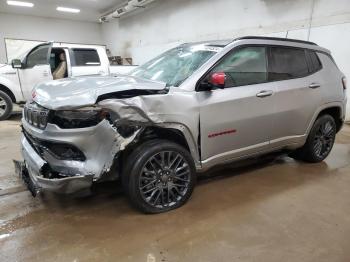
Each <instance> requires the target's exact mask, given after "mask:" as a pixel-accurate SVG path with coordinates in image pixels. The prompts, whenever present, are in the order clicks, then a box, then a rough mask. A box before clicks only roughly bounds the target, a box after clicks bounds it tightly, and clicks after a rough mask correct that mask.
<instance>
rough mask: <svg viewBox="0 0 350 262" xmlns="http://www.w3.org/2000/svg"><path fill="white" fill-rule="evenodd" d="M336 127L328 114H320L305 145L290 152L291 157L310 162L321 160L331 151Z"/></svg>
mask: <svg viewBox="0 0 350 262" xmlns="http://www.w3.org/2000/svg"><path fill="white" fill-rule="evenodd" d="M336 133H337V127H336V124H335V121H334V118H333V117H332V116H330V115H322V116H320V117H319V118H318V119H317V120H316V121H315V123H314V125H313V127H312V128H311V131H310V133H309V136H308V138H307V140H306V143H305V145H304V146H303V147H302V148H300V149H297V150H296V151H295V152H293V153H292V154H291V157H293V158H295V159H298V160H303V161H306V162H310V163H318V162H321V161H323V160H324V159H325V158H326V157H327V156H328V155H329V153H330V152H331V150H332V148H333V145H334V141H335V135H336Z"/></svg>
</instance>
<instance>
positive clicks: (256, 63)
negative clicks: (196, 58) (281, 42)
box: [212, 46, 267, 87]
mask: <svg viewBox="0 0 350 262" xmlns="http://www.w3.org/2000/svg"><path fill="white" fill-rule="evenodd" d="M266 64H267V63H266V48H265V47H261V46H249V47H243V48H240V49H238V50H234V51H233V52H231V53H230V54H229V55H228V56H226V57H225V58H224V59H223V60H222V61H221V62H220V63H219V64H218V65H217V66H216V67H215V68H214V69H213V70H212V72H224V73H225V74H226V83H225V87H235V86H243V85H252V84H258V83H264V82H266V81H267V66H266Z"/></svg>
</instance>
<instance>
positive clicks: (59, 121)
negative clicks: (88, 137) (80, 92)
mask: <svg viewBox="0 0 350 262" xmlns="http://www.w3.org/2000/svg"><path fill="white" fill-rule="evenodd" d="M108 118H109V113H108V111H106V110H104V109H101V108H97V107H85V108H81V109H76V110H61V111H54V112H53V114H52V118H51V121H50V122H52V123H53V124H56V125H58V126H59V127H60V128H84V127H91V126H96V125H97V124H98V123H100V122H101V121H102V120H103V119H108Z"/></svg>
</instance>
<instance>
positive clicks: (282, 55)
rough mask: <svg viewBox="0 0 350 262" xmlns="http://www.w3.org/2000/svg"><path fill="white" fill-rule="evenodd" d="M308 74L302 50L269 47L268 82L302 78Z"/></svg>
mask: <svg viewBox="0 0 350 262" xmlns="http://www.w3.org/2000/svg"><path fill="white" fill-rule="evenodd" d="M308 74H309V68H308V65H307V62H306V56H305V51H304V50H303V49H296V48H288V47H271V52H270V61H269V80H270V81H279V80H286V79H292V78H298V77H303V76H306V75H308Z"/></svg>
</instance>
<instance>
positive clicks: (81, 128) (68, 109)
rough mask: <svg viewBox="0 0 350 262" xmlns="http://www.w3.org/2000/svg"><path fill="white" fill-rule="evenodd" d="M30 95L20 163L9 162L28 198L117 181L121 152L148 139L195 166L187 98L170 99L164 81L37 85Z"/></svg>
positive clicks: (193, 117) (192, 109)
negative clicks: (172, 145) (174, 149)
mask: <svg viewBox="0 0 350 262" xmlns="http://www.w3.org/2000/svg"><path fill="white" fill-rule="evenodd" d="M33 97H34V101H33V102H30V103H27V104H26V105H25V107H24V110H23V118H22V127H23V128H22V130H23V134H22V142H21V143H22V156H23V158H24V162H23V163H19V162H16V166H17V170H18V173H20V174H21V175H22V177H24V180H25V181H26V182H28V181H29V183H27V184H28V185H29V188H30V189H32V190H31V191H32V193H33V195H35V194H36V193H37V192H38V191H41V190H48V191H53V192H57V193H75V192H77V191H81V190H84V189H88V188H90V187H91V185H92V184H93V183H94V182H98V181H104V180H114V179H118V178H119V176H120V171H121V170H122V168H121V167H120V166H118V165H120V164H121V162H122V161H123V153H124V152H126V151H129V150H131V149H132V148H133V146H132V145H136V144H137V143H139V142H142V141H144V140H146V139H154V138H155V137H156V136H158V138H163V139H170V138H172V139H173V141H176V142H178V143H180V144H181V145H183V146H184V147H186V148H188V149H189V151H190V152H191V154H192V156H193V158H194V160H195V163H196V166H197V167H199V165H200V164H199V153H198V147H197V146H196V145H197V144H196V143H197V139H198V137H199V135H198V119H199V116H198V114H199V113H198V110H197V108H196V103H195V100H194V99H195V98H194V97H193V96H192V95H189V94H188V93H186V92H183V93H177V95H176V96H175V95H173V94H171V92H169V89H168V88H166V86H165V84H164V83H159V82H154V81H150V80H143V79H138V78H134V77H126V76H124V77H118V78H114V77H107V78H106V77H104V78H102V77H95V78H91V77H89V78H79V79H67V80H62V81H61V80H59V81H52V82H47V83H44V84H41V85H40V86H38V87H36V89H35V90H34V93H33ZM180 103H181V104H182V106H181V107H179V106H178V105H179V104H180ZM184 112H186V114H184ZM169 130H173V132H171V133H169V132H167V131H169ZM190 130H191V131H190ZM159 136H160V137H159ZM141 140H142V141H141ZM118 160H119V161H118Z"/></svg>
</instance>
